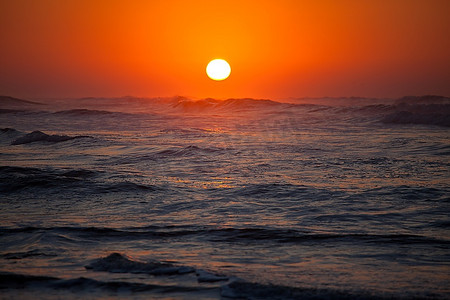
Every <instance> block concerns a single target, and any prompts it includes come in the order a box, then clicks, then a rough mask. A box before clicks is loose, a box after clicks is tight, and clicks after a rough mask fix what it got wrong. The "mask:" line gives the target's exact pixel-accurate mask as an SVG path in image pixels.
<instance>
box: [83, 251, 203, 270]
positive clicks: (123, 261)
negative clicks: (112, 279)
mask: <svg viewBox="0 0 450 300" xmlns="http://www.w3.org/2000/svg"><path fill="white" fill-rule="evenodd" d="M85 268H86V269H88V270H93V271H106V272H111V273H134V274H149V275H174V274H186V273H192V272H194V269H193V268H191V267H184V266H175V265H173V264H170V263H163V262H157V261H153V262H138V261H133V260H130V259H129V258H128V257H126V256H123V255H121V254H119V253H112V254H110V255H109V256H107V257H105V258H99V259H96V260H94V261H93V262H91V263H90V264H89V265H87V266H86V267H85Z"/></svg>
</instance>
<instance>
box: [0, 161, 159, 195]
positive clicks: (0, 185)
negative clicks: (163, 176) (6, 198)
mask: <svg viewBox="0 0 450 300" xmlns="http://www.w3.org/2000/svg"><path fill="white" fill-rule="evenodd" d="M102 174H103V173H102V172H101V171H92V170H87V169H72V170H66V169H50V168H48V169H40V168H32V167H11V166H0V192H2V193H15V192H20V191H24V190H28V191H35V190H36V189H52V188H58V190H60V189H61V187H64V188H65V189H66V190H67V189H77V188H80V189H82V190H83V191H84V192H85V191H86V190H89V191H90V193H91V194H95V193H100V194H105V193H120V192H125V193H127V192H155V191H163V190H164V189H163V187H159V186H156V185H144V184H139V183H134V182H129V181H122V182H102V181H98V180H97V178H98V177H99V176H100V175H102Z"/></svg>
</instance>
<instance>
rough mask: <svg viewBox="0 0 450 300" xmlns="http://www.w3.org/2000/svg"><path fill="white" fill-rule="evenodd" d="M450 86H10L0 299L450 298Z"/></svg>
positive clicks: (2, 171)
mask: <svg viewBox="0 0 450 300" xmlns="http://www.w3.org/2000/svg"><path fill="white" fill-rule="evenodd" d="M449 229H450V98H447V97H441V96H417V97H416V96H408V97H402V98H398V99H370V98H357V97H350V98H291V99H284V100H282V101H281V100H278V101H275V100H269V99H250V98H244V99H226V100H218V99H212V98H209V99H199V100H195V99H189V98H186V97H181V96H177V97H166V98H139V97H131V96H126V97H119V98H108V97H105V98H95V97H94V98H80V99H39V100H37V101H29V100H22V99H17V98H12V97H6V96H3V97H0V299H196V300H197V299H450V230H449Z"/></svg>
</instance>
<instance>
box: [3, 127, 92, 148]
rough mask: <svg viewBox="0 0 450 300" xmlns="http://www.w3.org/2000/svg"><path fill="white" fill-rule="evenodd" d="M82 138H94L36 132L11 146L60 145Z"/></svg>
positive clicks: (19, 139) (13, 142) (15, 141)
mask: <svg viewBox="0 0 450 300" xmlns="http://www.w3.org/2000/svg"><path fill="white" fill-rule="evenodd" d="M80 138H92V137H91V136H87V135H77V136H68V135H57V134H53V135H49V134H46V133H43V132H42V131H38V130H36V131H33V132H31V133H28V134H25V135H24V136H22V137H19V138H17V139H15V140H14V141H12V142H11V145H23V144H30V143H35V142H48V143H60V142H65V141H70V140H74V139H80Z"/></svg>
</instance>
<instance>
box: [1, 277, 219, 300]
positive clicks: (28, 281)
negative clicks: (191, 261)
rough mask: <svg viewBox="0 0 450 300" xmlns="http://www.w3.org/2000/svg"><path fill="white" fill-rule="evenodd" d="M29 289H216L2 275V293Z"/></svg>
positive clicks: (149, 290)
mask: <svg viewBox="0 0 450 300" xmlns="http://www.w3.org/2000/svg"><path fill="white" fill-rule="evenodd" d="M27 287H32V288H34V289H36V288H41V289H42V288H44V289H53V290H68V291H73V290H74V289H75V290H76V291H77V292H81V291H92V289H97V290H101V291H108V292H117V293H119V292H120V293H125V295H126V294H127V292H133V293H142V292H158V293H162V294H167V293H189V292H201V291H208V290H211V289H214V288H211V287H207V286H205V287H201V286H198V287H191V286H182V285H173V284H171V285H161V284H144V283H138V282H128V281H116V280H115V281H100V280H95V279H90V278H84V277H79V278H73V279H61V278H57V277H52V276H39V275H24V274H16V273H6V272H4V273H0V289H2V292H5V291H6V290H7V289H9V290H11V289H21V290H22V289H24V288H27ZM30 296H31V295H30ZM63 298H64V297H63ZM83 298H84V297H83ZM108 298H109V297H108ZM30 299H31V298H30ZM77 299H78V298H77Z"/></svg>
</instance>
